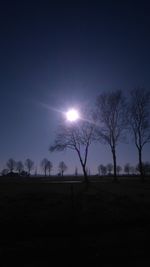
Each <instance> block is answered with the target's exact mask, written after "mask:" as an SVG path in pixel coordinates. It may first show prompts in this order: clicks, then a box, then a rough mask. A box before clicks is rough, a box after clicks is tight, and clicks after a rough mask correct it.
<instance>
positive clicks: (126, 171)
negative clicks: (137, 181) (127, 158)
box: [124, 163, 132, 175]
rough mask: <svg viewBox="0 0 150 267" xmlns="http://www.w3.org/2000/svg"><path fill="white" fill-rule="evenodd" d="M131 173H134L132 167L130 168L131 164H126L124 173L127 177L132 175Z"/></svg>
mask: <svg viewBox="0 0 150 267" xmlns="http://www.w3.org/2000/svg"><path fill="white" fill-rule="evenodd" d="M131 171H132V166H130V163H126V164H125V165H124V172H125V173H127V175H130V173H131Z"/></svg>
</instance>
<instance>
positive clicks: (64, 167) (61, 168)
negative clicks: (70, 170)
mask: <svg viewBox="0 0 150 267" xmlns="http://www.w3.org/2000/svg"><path fill="white" fill-rule="evenodd" d="M58 169H59V171H60V174H61V176H64V172H65V171H66V170H67V165H66V164H65V163H64V161H61V162H60V163H59V165H58Z"/></svg>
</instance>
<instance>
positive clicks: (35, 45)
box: [0, 0, 150, 173]
mask: <svg viewBox="0 0 150 267" xmlns="http://www.w3.org/2000/svg"><path fill="white" fill-rule="evenodd" d="M96 2H99V3H96ZM149 14H150V4H149V1H109V0H108V1H95V2H94V1H91V2H90V1H63V0H62V1H54V2H52V1H44V0H43V1H32V0H30V1H28V0H26V1H15V0H14V1H7V0H5V1H3V0H2V1H1V6H0V33H1V36H0V122H1V127H0V169H2V168H4V167H5V165H6V162H7V160H8V159H9V158H10V157H13V158H14V159H15V160H17V161H18V160H22V161H24V160H25V159H26V158H28V157H29V158H31V159H32V160H34V162H35V166H37V168H38V170H39V165H40V162H41V160H42V159H43V158H44V157H46V158H48V159H49V160H51V161H52V162H53V165H54V173H57V172H58V170H57V169H58V168H57V166H58V164H59V162H60V161H62V160H64V161H65V163H66V165H67V166H68V173H72V172H74V169H75V167H76V166H77V167H78V168H79V171H80V167H79V162H78V158H77V156H76V154H75V153H72V152H70V151H66V152H62V153H53V154H51V153H50V152H49V150H48V149H49V146H50V145H51V144H52V143H53V141H54V138H55V135H56V131H57V127H58V125H59V123H60V121H61V120H62V115H61V113H60V112H58V110H60V111H61V110H67V109H68V108H69V107H72V106H78V105H84V104H89V103H93V104H94V102H95V99H96V97H97V95H99V94H100V92H102V91H109V90H114V89H122V90H123V91H124V92H126V91H127V90H130V89H132V88H134V87H136V86H141V87H146V88H147V89H148V90H150V75H149V70H150V34H149V29H150V16H149ZM149 149H150V146H149V145H147V146H146V147H145V149H144V155H143V157H144V160H149ZM117 158H118V164H121V165H123V164H125V163H126V162H131V164H136V163H137V160H138V158H137V153H136V149H135V147H134V145H132V144H131V143H130V141H129V143H128V144H121V145H119V146H118V150H117ZM109 162H112V157H111V152H110V150H109V148H108V147H107V146H104V145H101V144H99V145H93V146H92V147H91V150H90V154H89V160H88V166H89V168H90V169H91V172H93V173H97V166H98V165H99V164H100V163H103V164H105V163H109Z"/></svg>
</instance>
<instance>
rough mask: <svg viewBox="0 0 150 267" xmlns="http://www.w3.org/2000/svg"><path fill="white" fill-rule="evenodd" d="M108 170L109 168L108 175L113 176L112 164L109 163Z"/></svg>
mask: <svg viewBox="0 0 150 267" xmlns="http://www.w3.org/2000/svg"><path fill="white" fill-rule="evenodd" d="M106 168H107V172H108V174H109V175H111V172H112V170H113V165H112V164H111V163H108V164H107V166H106Z"/></svg>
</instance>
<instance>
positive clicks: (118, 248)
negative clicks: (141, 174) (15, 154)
mask: <svg viewBox="0 0 150 267" xmlns="http://www.w3.org/2000/svg"><path fill="white" fill-rule="evenodd" d="M149 226H150V181H149V180H147V181H146V182H145V183H140V181H138V180H137V179H132V180H131V179H123V180H121V181H120V182H119V183H117V184H116V183H113V182H112V181H111V180H109V179H108V180H104V181H103V180H101V182H98V181H95V182H90V184H89V187H88V189H87V188H86V187H85V185H84V183H82V182H81V183H69V182H68V183H50V182H48V181H45V182H44V181H40V180H34V181H31V180H30V182H29V181H18V180H16V181H15V180H13V181H11V180H10V179H8V180H4V179H1V182H0V252H1V257H3V258H4V259H5V261H4V263H3V265H1V266H10V262H11V263H12V262H13V261H14V262H15V264H16V265H17V264H18V265H20V266H50V265H51V264H52V261H55V263H58V261H59V260H60V261H61V262H62V263H65V264H67V263H68V265H74V266H76V265H77V264H79V263H81V262H83V264H86V263H91V265H92V266H100V265H102V264H103V265H102V266H112V264H113V263H114V264H118V265H120V266H127V265H128V264H129V263H133V264H136V263H137V262H141V264H143V265H144V264H146V262H147V263H150V259H149V245H146V242H147V241H149V238H150V232H149ZM8 255H9V257H8ZM52 266H53V265H52Z"/></svg>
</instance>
